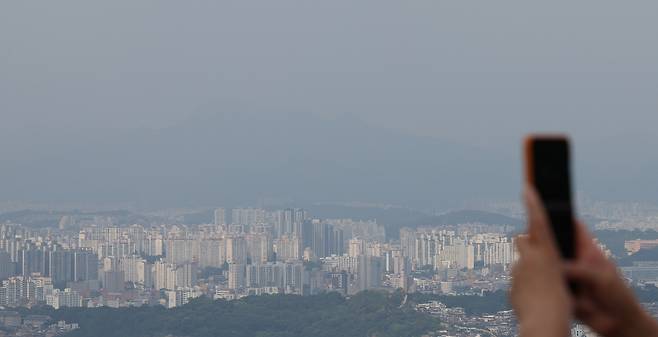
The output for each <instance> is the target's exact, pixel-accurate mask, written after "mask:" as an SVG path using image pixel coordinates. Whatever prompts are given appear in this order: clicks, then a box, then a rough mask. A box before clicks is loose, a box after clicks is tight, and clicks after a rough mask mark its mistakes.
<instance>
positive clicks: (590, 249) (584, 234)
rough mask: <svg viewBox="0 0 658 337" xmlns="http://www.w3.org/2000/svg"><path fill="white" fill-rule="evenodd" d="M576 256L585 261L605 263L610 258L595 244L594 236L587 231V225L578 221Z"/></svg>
mask: <svg viewBox="0 0 658 337" xmlns="http://www.w3.org/2000/svg"><path fill="white" fill-rule="evenodd" d="M576 242H577V243H578V244H577V249H576V256H577V257H578V259H580V260H584V261H597V262H598V261H603V260H607V259H608V258H607V257H606V256H605V254H604V253H603V250H601V248H600V247H599V246H597V245H596V243H595V242H594V238H593V236H592V234H590V232H589V230H587V225H585V224H584V223H583V222H582V221H576Z"/></svg>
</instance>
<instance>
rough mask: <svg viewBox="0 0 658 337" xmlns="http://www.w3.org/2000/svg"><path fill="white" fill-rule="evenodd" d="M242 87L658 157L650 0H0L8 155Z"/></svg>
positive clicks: (192, 108)
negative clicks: (554, 135)
mask: <svg viewBox="0 0 658 337" xmlns="http://www.w3.org/2000/svg"><path fill="white" fill-rule="evenodd" d="M244 104H248V105H249V106H250V107H251V108H250V109H251V110H252V111H257V112H258V113H261V114H263V115H268V118H275V119H276V118H277V114H280V118H286V115H285V113H287V112H288V111H296V112H304V113H312V114H315V115H321V116H324V118H332V117H334V116H345V115H351V116H354V118H357V119H361V120H363V121H364V122H365V123H367V124H369V125H371V126H373V127H376V128H378V127H382V128H386V129H389V130H393V131H395V132H402V133H407V134H410V135H413V136H430V137H435V138H438V139H441V140H446V141H449V142H454V143H458V144H465V145H470V146H476V147H480V148H484V149H486V150H490V151H493V152H496V153H500V154H501V156H502V155H513V156H516V154H517V153H518V141H519V139H520V137H521V136H522V135H523V134H525V133H527V132H529V131H536V130H551V131H553V130H556V131H567V132H570V133H571V134H572V136H573V137H574V138H575V140H576V141H577V142H576V144H577V153H578V154H579V155H580V156H581V158H584V159H583V160H582V161H583V162H584V164H583V165H582V166H583V167H585V169H584V171H583V173H582V174H583V175H587V174H588V173H589V172H590V171H588V170H592V171H593V170H595V169H597V167H598V168H600V167H599V166H600V165H599V164H598V162H597V160H599V158H603V157H612V158H619V162H620V163H617V166H615V163H614V161H610V162H606V163H605V165H607V166H606V168H607V169H609V170H612V171H614V172H618V171H621V172H622V173H623V171H624V170H625V169H626V168H628V167H629V166H630V168H628V169H629V172H636V171H638V172H640V171H641V172H644V173H647V172H650V171H651V170H653V169H654V168H656V167H658V165H657V164H656V163H657V162H658V160H657V159H656V155H655V151H654V150H653V149H654V148H655V147H656V146H658V135H656V132H655V129H656V126H657V125H658V3H656V2H655V1H631V2H620V1H611V0H598V1H589V0H588V1H550V2H528V1H482V2H469V1H442V0H431V1H388V0H378V1H344V0H332V1H301V0H300V1H271V0H268V1H239V0H236V1H132V0H131V1H127V0H115V1H106V2H97V1H43V2H26V1H3V2H2V3H0V117H1V119H0V151H2V152H0V154H2V161H5V164H7V163H11V162H14V161H16V160H28V159H30V158H32V157H35V158H36V157H43V156H44V153H42V152H40V150H39V149H40V148H41V146H40V144H49V143H57V142H58V141H59V139H68V138H72V139H75V140H76V141H79V142H83V143H84V142H85V141H86V140H87V137H89V136H90V135H93V134H96V133H104V134H113V133H114V132H120V131H121V130H125V129H139V128H167V127H172V126H174V127H175V126H176V125H179V124H181V123H185V122H186V121H187V120H188V119H191V118H192V119H193V118H195V117H194V116H195V115H198V114H204V113H207V112H209V111H216V110H222V111H229V110H231V109H232V108H233V107H234V106H240V105H244ZM290 123H295V121H294V120H291V121H290ZM67 137H68V138H67ZM70 141H71V140H70V139H68V140H66V141H64V140H62V144H68V143H70ZM106 141H107V142H112V141H113V140H112V137H109V138H108V139H106ZM54 151H55V152H56V150H54ZM47 154H50V155H53V152H52V151H50V150H49V152H48V153H47ZM55 155H56V153H55ZM512 158H515V157H512ZM517 159H518V158H517ZM514 160H516V159H514ZM514 166H515V167H516V166H518V165H517V164H516V163H514ZM19 171H20V170H19ZM19 171H11V172H12V173H11V174H16V173H14V172H19ZM614 172H613V173H611V174H612V175H614V174H618V175H621V174H622V173H614ZM37 173H39V172H36V173H34V174H37ZM43 173H44V174H45V173H46V171H44V172H43ZM26 175H27V173H26ZM29 178H30V177H29V176H19V177H7V176H6V175H5V177H3V179H8V180H16V179H19V180H20V179H26V180H29ZM17 186H18V185H17ZM19 187H20V186H18V187H16V188H17V189H19ZM656 190H658V189H656ZM23 192H25V191H23ZM30 193H32V194H34V195H35V198H38V195H36V194H38V193H40V192H39V191H38V190H34V191H31V192H30ZM30 193H27V192H26V193H24V195H23V196H22V197H23V198H28V197H29V195H31V194H30ZM630 195H631V196H632V193H631V194H630ZM639 195H640V194H638V196H639ZM641 196H642V197H646V194H642V195H641ZM79 197H80V198H86V197H87V196H86V194H84V193H80V195H79ZM0 198H4V199H9V198H11V195H9V194H7V193H5V194H2V195H0ZM68 198H75V194H73V195H71V196H68Z"/></svg>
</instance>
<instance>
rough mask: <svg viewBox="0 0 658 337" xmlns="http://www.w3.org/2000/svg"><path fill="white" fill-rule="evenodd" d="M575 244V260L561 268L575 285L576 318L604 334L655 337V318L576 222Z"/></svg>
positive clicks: (607, 336) (656, 327)
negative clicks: (645, 309)
mask: <svg viewBox="0 0 658 337" xmlns="http://www.w3.org/2000/svg"><path fill="white" fill-rule="evenodd" d="M576 244H577V247H576V259H575V260H574V261H571V262H567V263H566V264H565V270H564V271H565V275H566V277H567V278H568V279H569V280H570V281H572V282H574V283H576V284H577V285H578V287H577V291H576V292H575V293H574V295H573V297H574V312H575V315H576V317H577V318H578V319H579V320H581V321H582V322H583V323H585V324H587V325H588V326H589V327H590V328H592V329H593V330H594V331H595V332H596V333H598V334H600V335H602V336H604V337H631V336H633V337H635V336H658V325H657V324H656V322H655V321H654V319H653V318H651V317H650V316H649V315H648V314H647V313H646V312H645V311H644V310H643V309H642V307H641V306H640V304H639V303H638V301H637V300H636V299H635V296H634V294H633V292H632V291H631V289H630V288H629V287H628V286H627V285H626V283H625V282H624V279H623V278H622V277H621V275H619V272H618V271H617V267H616V266H615V264H614V263H613V262H612V261H610V260H609V259H608V258H606V256H605V255H604V254H603V252H602V251H601V249H600V248H599V247H598V246H597V245H596V244H595V243H594V241H593V240H592V237H591V236H590V235H589V233H588V232H587V229H586V227H585V225H584V224H582V223H578V224H577V229H576Z"/></svg>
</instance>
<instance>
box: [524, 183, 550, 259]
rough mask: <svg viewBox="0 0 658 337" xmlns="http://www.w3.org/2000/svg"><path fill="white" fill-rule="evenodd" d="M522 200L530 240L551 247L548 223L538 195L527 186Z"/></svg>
mask: <svg viewBox="0 0 658 337" xmlns="http://www.w3.org/2000/svg"><path fill="white" fill-rule="evenodd" d="M524 198H525V204H526V209H527V212H528V235H529V236H530V238H531V240H532V241H534V242H537V243H539V244H541V245H545V246H546V245H553V233H552V231H551V229H550V222H549V220H548V215H547V214H546V209H545V208H544V206H543V204H542V202H541V200H540V199H539V195H538V194H537V192H536V191H535V189H534V188H533V187H531V186H527V187H526V189H525V193H524Z"/></svg>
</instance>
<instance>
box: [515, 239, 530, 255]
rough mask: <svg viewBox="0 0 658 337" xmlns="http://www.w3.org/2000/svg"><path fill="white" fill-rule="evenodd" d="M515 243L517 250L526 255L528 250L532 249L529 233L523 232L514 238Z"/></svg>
mask: <svg viewBox="0 0 658 337" xmlns="http://www.w3.org/2000/svg"><path fill="white" fill-rule="evenodd" d="M514 244H515V245H516V250H517V251H518V252H519V255H521V256H523V255H526V254H527V252H528V251H529V250H530V249H531V247H530V246H531V245H532V244H531V243H530V238H529V237H528V235H525V234H521V235H517V236H516V238H515V239H514Z"/></svg>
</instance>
